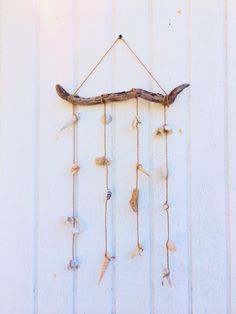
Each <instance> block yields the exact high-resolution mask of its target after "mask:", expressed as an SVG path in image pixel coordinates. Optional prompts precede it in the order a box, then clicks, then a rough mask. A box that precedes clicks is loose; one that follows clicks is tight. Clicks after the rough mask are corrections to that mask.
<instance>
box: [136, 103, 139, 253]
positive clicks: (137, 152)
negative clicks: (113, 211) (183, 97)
mask: <svg viewBox="0 0 236 314" xmlns="http://www.w3.org/2000/svg"><path fill="white" fill-rule="evenodd" d="M139 124H140V121H139V101H138V98H137V97H136V173H135V188H136V189H137V190H138V188H139V169H138V165H139V155H140V153H139V151H140V149H139V146H140V145H139V143H140V138H139ZM136 237H137V247H140V230H139V199H138V201H137V213H136Z"/></svg>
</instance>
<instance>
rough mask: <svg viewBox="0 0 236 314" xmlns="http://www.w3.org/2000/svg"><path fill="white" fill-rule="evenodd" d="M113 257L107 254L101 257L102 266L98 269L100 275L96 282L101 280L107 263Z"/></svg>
mask: <svg viewBox="0 0 236 314" xmlns="http://www.w3.org/2000/svg"><path fill="white" fill-rule="evenodd" d="M113 258H115V257H114V256H112V257H110V256H108V255H107V254H105V255H104V258H103V262H102V267H101V271H100V276H99V280H98V284H100V283H101V281H102V278H103V277H104V275H105V272H106V270H107V268H108V266H109V263H110V261H111V260H112V259H113Z"/></svg>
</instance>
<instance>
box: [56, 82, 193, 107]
mask: <svg viewBox="0 0 236 314" xmlns="http://www.w3.org/2000/svg"><path fill="white" fill-rule="evenodd" d="M188 86H189V84H182V85H180V86H178V87H176V88H175V89H173V90H172V91H171V92H170V93H169V94H168V95H162V94H158V93H157V94H156V93H152V92H149V91H146V90H144V89H140V88H133V89H131V90H129V91H127V92H120V93H111V94H104V95H101V96H95V97H90V98H82V97H79V96H77V95H72V94H69V93H68V92H67V91H66V90H65V89H64V88H63V87H61V86H60V85H56V91H57V94H58V95H59V96H60V97H61V98H62V99H64V100H66V101H68V102H70V103H72V104H73V105H80V106H93V105H98V104H102V103H103V102H114V101H125V100H129V99H132V98H137V97H139V98H142V99H145V100H147V101H150V102H155V103H159V104H163V105H167V106H169V105H171V104H172V103H173V102H174V101H175V99H176V97H177V96H178V94H179V93H181V92H182V91H183V90H184V89H185V88H187V87H188Z"/></svg>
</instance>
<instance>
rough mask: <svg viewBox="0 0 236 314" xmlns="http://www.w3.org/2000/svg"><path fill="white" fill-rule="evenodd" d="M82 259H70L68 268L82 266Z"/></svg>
mask: <svg viewBox="0 0 236 314" xmlns="http://www.w3.org/2000/svg"><path fill="white" fill-rule="evenodd" d="M80 264H81V263H80V261H79V260H78V258H73V259H71V260H70V261H69V265H68V269H69V270H72V269H78V268H79V266H80Z"/></svg>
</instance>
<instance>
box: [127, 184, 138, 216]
mask: <svg viewBox="0 0 236 314" xmlns="http://www.w3.org/2000/svg"><path fill="white" fill-rule="evenodd" d="M138 197H139V189H133V192H132V196H131V199H130V201H129V203H130V206H131V208H132V209H133V211H134V212H135V213H137V212H138Z"/></svg>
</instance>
